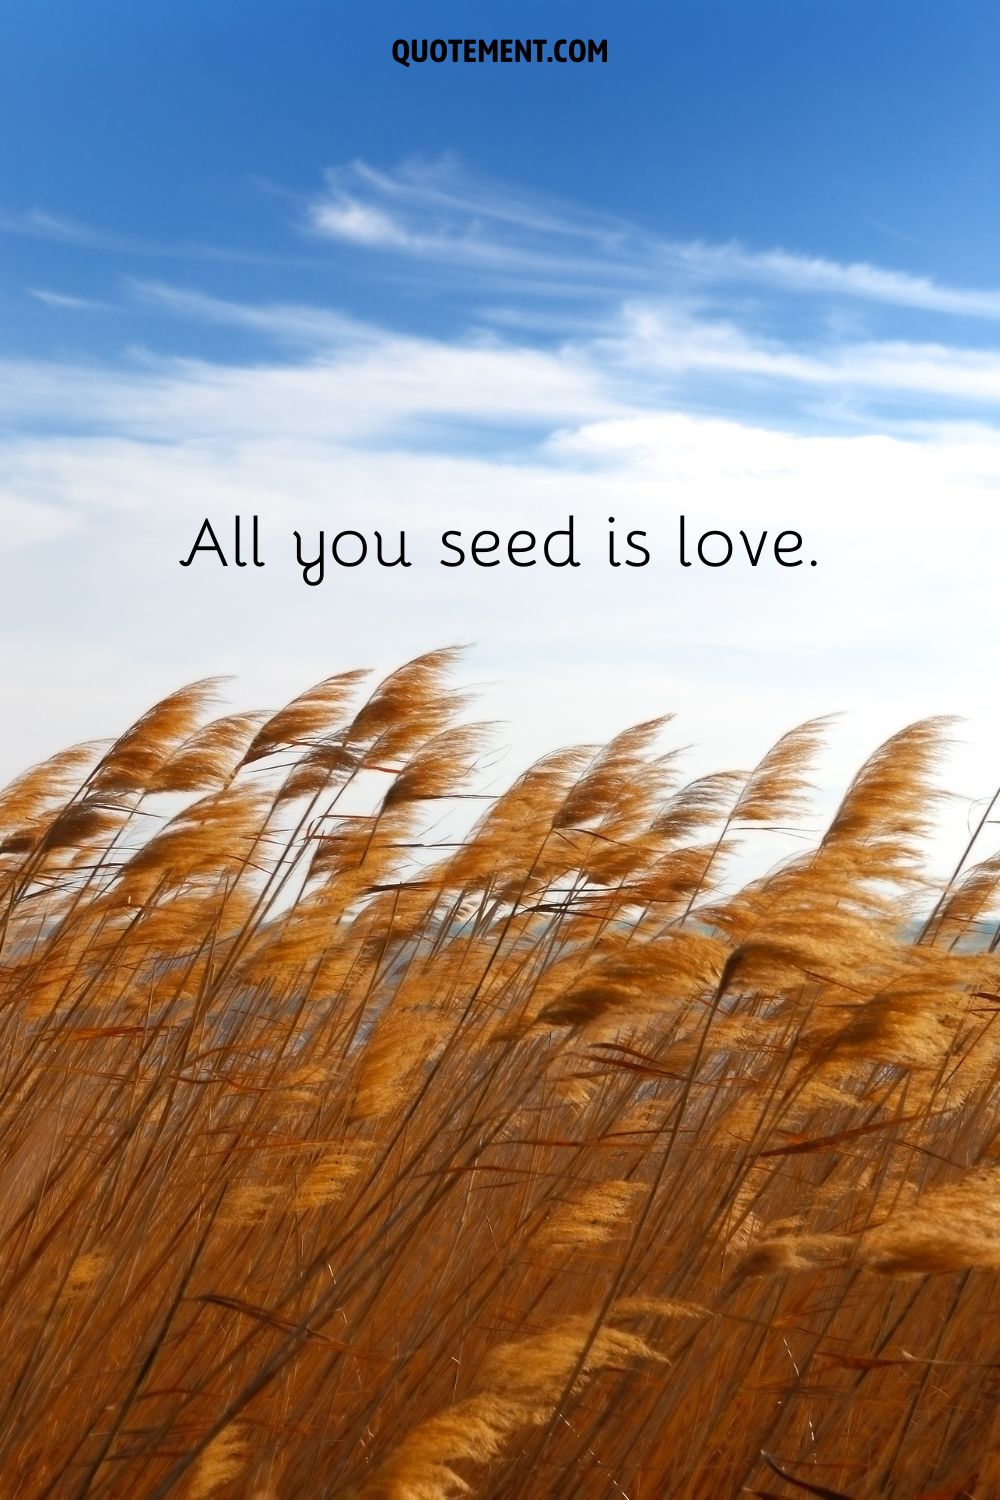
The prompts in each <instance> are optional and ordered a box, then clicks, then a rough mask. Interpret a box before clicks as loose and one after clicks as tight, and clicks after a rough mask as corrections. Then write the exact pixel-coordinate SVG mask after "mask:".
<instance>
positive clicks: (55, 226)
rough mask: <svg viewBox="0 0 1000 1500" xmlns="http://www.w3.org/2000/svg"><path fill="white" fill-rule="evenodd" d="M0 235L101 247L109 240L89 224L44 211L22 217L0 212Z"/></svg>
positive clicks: (29, 210)
mask: <svg viewBox="0 0 1000 1500" xmlns="http://www.w3.org/2000/svg"><path fill="white" fill-rule="evenodd" d="M0 234H13V235H22V236H24V237H25V238H26V239H33V240H60V241H62V242H63V243H67V244H73V245H94V246H97V245H101V244H104V243H106V239H105V236H103V235H102V234H100V233H99V232H98V231H97V230H95V229H92V228H91V227H90V226H89V225H88V224H81V223H79V222H77V221H76V220H74V219H67V218H64V217H62V216H61V215H58V214H52V213H49V212H48V211H47V210H46V209H43V208H29V209H25V210H24V211H23V212H21V213H10V212H6V211H4V210H3V209H0Z"/></svg>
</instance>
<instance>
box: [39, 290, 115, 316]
mask: <svg viewBox="0 0 1000 1500" xmlns="http://www.w3.org/2000/svg"><path fill="white" fill-rule="evenodd" d="M28 295H29V297H34V299H35V301H36V302H41V303H42V305H43V306H44V307H51V308H54V309H55V310H57V311H58V312H108V311H109V310H110V304H109V303H107V302H100V301H97V300H96V299H95V298H93V297H77V296H75V295H73V294H72V293H70V292H53V291H49V290H48V289H47V288H45V287H36V286H32V287H29V288H28Z"/></svg>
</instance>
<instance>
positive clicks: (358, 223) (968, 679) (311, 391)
mask: <svg viewBox="0 0 1000 1500" xmlns="http://www.w3.org/2000/svg"><path fill="white" fill-rule="evenodd" d="M501 13H502V21H493V20H491V19H489V17H490V12H489V10H488V9H487V8H486V7H482V6H480V7H476V8H475V9H473V8H471V7H469V6H468V5H463V6H458V5H453V6H438V7H428V6H421V7H420V8H419V11H418V10H417V8H415V7H414V6H412V5H406V6H404V5H381V6H377V7H365V8H363V9H362V8H361V7H357V8H351V9H350V10H348V8H347V7H344V6H336V5H333V4H320V3H315V0H310V3H306V0H284V3H282V4H280V5H279V4H263V3H249V0H242V3H239V4H237V3H230V0H213V3H212V4H211V5H205V4H199V5H194V4H191V3H188V0H175V3H173V4H171V5H169V6H168V5H166V4H147V5H142V6H137V5H135V4H131V3H125V0H88V4H87V5H85V6H84V5H78V4H72V3H69V0H34V3H33V4H32V5H31V6H21V7H17V8H15V10H14V13H13V14H11V15H10V16H8V17H5V39H4V46H3V49H2V51H0V139H3V140H4V142H5V143H6V146H7V149H6V151H5V152H4V154H3V159H2V162H0V328H2V335H0V339H2V341H0V430H2V433H3V436H2V438H0V538H2V539H0V657H2V658H3V660H4V661H5V664H6V665H5V671H4V678H3V682H2V684H0V692H2V694H3V698H4V700H5V706H6V708H7V711H8V712H10V713H12V714H13V715H16V717H17V720H18V722H20V723H22V724H23V725H24V726H25V728H24V738H23V743H22V744H19V745H18V746H17V747H15V748H14V749H9V748H8V749H5V751H4V753H5V754H7V755H8V756H12V755H13V756H15V757H16V759H17V760H18V761H19V762H20V761H23V760H25V759H28V758H31V757H32V756H34V755H36V754H41V753H43V752H44V751H46V750H51V749H53V748H54V747H55V746H56V745H58V744H61V743H63V742H64V741H66V740H68V739H70V738H74V737H83V736H89V735H92V734H99V733H102V732H105V731H106V730H107V729H108V728H109V727H110V726H113V725H114V724H115V723H118V722H121V720H122V719H123V718H127V717H128V716H129V715H131V714H135V713H137V712H139V711H141V709H142V708H144V707H145V706H146V704H147V703H148V702H149V701H150V699H151V698H152V697H155V696H156V695H157V693H159V692H165V691H168V690H169V689H171V688H173V687H175V686H176V685H177V683H178V682H179V681H181V680H184V679H186V678H193V677H199V676H203V675H205V673H207V672H213V671H222V672H228V673H231V674H233V675H234V676H235V677H237V678H238V679H239V681H240V689H239V697H240V700H241V701H243V700H244V699H245V698H246V697H247V696H249V698H250V699H256V700H259V701H264V702H268V701H272V702H273V701H280V700H281V699H282V698H284V697H288V696H290V695H291V694H292V693H293V692H295V691H296V690H297V689H299V688H300V687H301V686H303V684H304V683H306V682H308V681H310V680H313V679H315V678H318V677H320V676H323V675H324V674H325V673H327V672H329V671H330V670H333V669H335V668H339V667H341V666H344V665H353V664H354V663H355V662H356V661H361V662H372V663H374V664H375V665H385V666H391V665H392V664H394V663H395V662H398V660H399V659H400V658H401V657H402V656H405V655H409V654H411V652H412V650H415V649H419V648H422V647H425V646H426V647H431V646H437V645H440V644H442V643H444V642H448V641H454V640H465V641H471V642H473V643H474V647H473V651H472V655H471V658H470V661H471V667H470V670H471V673H472V675H473V677H474V678H477V679H478V680H480V681H482V682H484V683H486V684H489V686H488V687H487V688H486V689H485V691H486V694H487V700H486V707H487V708H488V709H489V710H490V711H491V712H494V713H495V714H496V715H497V716H498V717H503V718H505V719H510V720H511V721H512V722H513V723H514V724H515V725H517V724H520V726H521V730H520V731H518V730H512V731H511V733H512V740H513V741H514V742H516V743H517V744H518V745H519V746H521V748H523V749H524V750H525V751H528V750H539V749H542V748H545V747H547V746H548V745H550V744H552V743H553V742H560V741H565V740H566V739H569V738H579V737H583V738H593V737H595V736H599V735H602V734H606V733H610V732H612V731H614V730H616V729H617V728H619V727H620V726H621V725H622V723H624V722H627V721H628V720H629V719H639V718H646V717H649V715H650V714H651V713H654V712H659V711H662V710H664V709H675V710H678V711H679V712H680V713H681V714H682V715H685V716H686V731H685V733H686V738H689V739H693V740H698V741H704V742H705V743H706V746H707V750H706V754H708V755H709V756H710V758H711V759H713V760H716V761H717V760H719V759H720V758H721V759H726V758H731V759H744V758H746V757H747V756H748V755H752V754H753V753H757V752H759V751H761V750H763V749H764V748H765V747H766V744H767V743H768V741H769V739H770V738H773V737H774V736H775V735H776V734H778V733H779V732H781V731H782V730H783V729H785V728H787V727H788V726H789V724H790V723H792V722H794V721H796V720H799V719H801V718H804V717H806V716H807V715H809V714H812V713H820V712H826V711H830V710H833V709H838V708H846V709H848V710H852V711H853V713H852V719H851V722H852V723H853V724H854V725H855V726H856V728H855V729H853V730H847V731H845V739H844V741H843V743H844V745H845V749H844V752H843V753H844V760H845V763H847V761H848V760H849V759H850V757H851V756H852V755H853V754H854V752H855V750H857V751H858V753H860V750H861V749H864V748H867V747H868V746H869V745H870V744H871V743H872V741H873V739H874V738H876V737H877V736H878V734H879V733H881V732H889V731H890V730H892V729H895V728H898V727H899V724H900V723H901V722H903V720H904V719H905V718H908V717H914V716H915V715H916V714H918V713H923V712H933V711H948V710H955V711H958V712H961V713H965V714H967V715H968V716H969V718H970V719H971V720H972V721H973V723H974V725H975V728H974V729H972V730H970V738H973V739H974V740H975V742H976V743H977V744H978V745H979V746H980V751H979V754H978V759H977V758H976V756H975V755H971V752H970V756H971V758H970V759H969V761H968V767H967V769H966V771H965V772H964V773H963V774H965V775H966V777H967V780H968V783H969V785H970V787H971V788H972V789H976V788H977V787H978V786H979V783H980V782H982V784H983V786H985V784H986V782H987V781H988V779H989V777H990V776H992V774H993V767H992V765H991V763H990V758H989V755H988V754H987V751H986V748H985V747H987V746H988V744H990V743H995V741H996V738H997V732H998V731H1000V722H994V720H995V719H996V717H997V716H996V713H995V710H994V709H993V708H992V704H991V701H990V699H989V697H988V695H984V693H983V682H984V680H985V678H986V674H987V673H988V672H990V671H991V670H992V663H991V661H990V659H989V655H990V648H989V645H988V642H990V641H992V639H993V638H994V637H995V634H996V629H995V627H996V624H997V623H1000V622H997V620H996V619H995V615H996V613H997V606H996V605H995V603H994V597H995V584H994V577H995V565H994V559H995V557H996V556H997V555H998V544H1000V521H998V520H997V519H996V516H997V507H996V495H997V486H998V481H1000V442H998V439H997V431H996V411H997V406H998V404H1000V350H998V339H1000V267H998V265H997V251H996V246H997V245H998V244H1000V196H998V184H1000V173H998V152H1000V146H998V142H1000V91H998V90H997V89H996V86H995V83H996V80H995V59H996V56H997V54H998V43H1000V13H998V12H997V11H996V8H995V6H988V5H986V4H980V3H977V0H966V3H961V4H954V5H949V6H945V5H944V4H940V3H938V4H928V3H914V0H909V3H906V4H902V3H895V0H879V3H877V4H872V3H868V4H865V5H862V4H856V3H853V0H837V3H836V4H832V3H829V0H754V3H753V4H751V3H749V0H739V3H737V0H718V3H709V0H683V3H682V0H669V3H661V4H656V5H653V4H649V5H645V4H633V5H630V6H627V7H621V6H619V7H616V8H615V9H614V10H613V11H612V10H611V9H610V8H609V7H607V6H601V7H598V6H596V5H587V4H573V5H568V4H567V5H564V4H561V3H555V0H552V3H549V4H546V5H542V6H534V7H528V6H522V5H507V6H504V7H503V8H502V12H501ZM415 15H419V20H415V19H414V17H415ZM470 33H471V34H473V35H478V34H482V35H485V36H492V35H498V36H518V35H528V36H539V35H545V36H547V37H549V38H555V37H559V36H569V37H574V36H582V37H589V36H593V37H596V38H603V37H607V40H608V62H607V64H605V65H600V64H594V65H590V66H587V65H579V66H570V65H566V66H563V67H559V66H555V65H553V66H547V65H544V64H543V65H540V66H525V65H520V66H515V65H510V66H492V65H490V64H484V65H482V66H469V65H464V64H459V65H453V64H450V63H445V64H441V65H432V64H429V63H428V64H426V65H425V66H423V67H419V66H414V67H411V68H410V69H408V70H405V69H403V68H400V67H399V66H398V65H397V64H396V63H394V62H393V60H392V57H391V50H390V49H391V43H392V40H393V38H394V37H396V36H404V37H410V36H413V35H414V34H416V35H417V36H429V37H434V36H438V35H440V36H444V37H449V36H465V35H467V34H470ZM239 509H244V510H247V511H255V512H257V513H259V514H260V515H261V517H262V521H263V524H264V528H265V533H266V535H267V538H268V546H269V548H270V558H269V561H270V566H269V567H268V568H267V569H266V570H262V571H261V572H260V573H259V574H257V575H256V576H250V575H249V574H240V573H237V572H236V571H235V570H234V569H229V570H228V571H227V572H225V573H224V572H222V571H220V570H215V571H213V570H212V568H211V567H210V565H209V564H208V563H201V562H199V564H198V565H197V566H195V567H192V568H191V569H189V570H188V571H187V572H184V571H183V570H180V569H179V568H178V567H177V559H178V558H179V557H180V556H183V555H185V554H186V552H187V551H188V549H189V547H190V545H191V542H192V540H193V537H194V535H195V533H196V531H197V527H198V526H199V524H200V522H201V520H202V519H203V517H204V516H205V515H212V516H215V517H227V516H231V515H232V514H233V513H234V512H235V511H237V510H239ZM680 510H685V511H686V513H687V514H688V515H689V516H690V517H693V518H694V519H696V520H698V519H700V520H702V521H703V522H704V524H705V525H727V526H729V527H730V528H733V529H738V528H739V526H740V525H745V526H751V525H752V526H756V527H757V528H758V529H762V528H764V527H766V528H768V529H769V530H770V531H771V532H772V533H773V532H774V531H775V530H778V529H780V528H781V527H785V526H795V527H798V528H799V529H800V530H802V532H803V534H804V535H806V538H807V542H808V545H809V548H810V549H811V551H812V552H813V553H815V555H816V556H817V558H818V560H819V561H818V566H817V568H816V570H815V571H814V572H813V573H812V575H811V577H809V579H808V580H807V581H805V582H804V581H803V578H802V577H800V576H799V575H798V574H796V573H792V572H790V573H788V574H787V575H780V576H779V575H776V574H774V573H773V572H772V573H771V574H769V575H767V576H766V577H764V576H762V575H753V576H749V575H747V574H746V573H745V572H744V573H741V574H737V573H736V572H735V571H729V572H727V573H725V574H718V575H716V574H711V573H708V572H706V571H704V570H702V571H701V572H700V573H699V574H697V576H695V575H689V574H683V573H681V572H679V571H678V570H677V569H671V568H670V567H669V565H668V564H669V554H670V546H671V541H672V537H673V530H672V528H673V524H674V521H675V517H676V514H677V512H678V511H680ZM571 512H572V513H573V514H575V515H576V517H577V520H578V524H579V527H580V530H581V532H582V534H583V535H582V542H581V545H582V547H583V550H584V554H585V566H584V568H583V569H581V570H580V572H579V575H577V576H573V577H572V578H571V577H569V576H560V577H558V578H555V577H553V576H551V575H549V576H544V575H543V574H542V573H539V572H538V571H537V570H536V571H535V572H534V573H530V574H524V575H518V576H514V575H513V574H511V572H510V571H509V570H507V571H506V572H500V573H498V574H492V575H485V574H480V575H472V574H470V573H469V572H468V571H462V572H460V573H456V574H454V575H448V576H447V577H445V576H444V575H442V573H441V572H440V570H439V568H438V567H437V564H436V561H435V552H434V543H435V538H436V537H438V536H439V535H440V533H441V531H442V530H443V529H444V528H445V527H446V526H449V525H467V526H468V527H470V528H471V527H473V526H482V525H496V524H499V523H500V521H504V522H506V523H507V524H509V526H510V527H511V529H513V528H514V527H515V526H516V525H518V524H530V525H532V526H533V527H535V528H536V529H539V528H540V527H541V526H542V524H543V523H545V524H546V525H547V524H549V523H550V524H551V525H552V526H556V525H559V524H562V523H563V521H564V518H565V517H566V516H567V515H568V514H570V513H571ZM609 514H617V515H618V516H626V517H627V518H628V519H629V520H630V521H632V524H635V525H637V526H645V527H647V528H648V532H649V536H650V538H651V539H652V544H653V547H654V563H655V566H653V567H650V568H649V569H648V570H646V571H645V572H644V573H642V574H637V575H635V576H634V577H629V578H627V579H624V580H623V579H622V578H620V577H616V576H612V575H611V574H610V573H609V572H608V570H607V568H602V566H601V548H602V527H603V526H604V525H605V522H606V517H607V516H608V515H609ZM633 518H634V519H633ZM346 524H352V525H357V526H367V527H369V528H374V527H375V526H376V525H383V526H405V527H406V528H407V529H408V531H409V532H410V533H411V534H412V536H413V542H414V547H415V549H416V552H417V554H418V564H417V565H416V566H415V567H414V568H413V569H411V570H410V572H409V573H408V574H407V575H406V577H405V578H404V577H401V576H388V577H387V576H378V575H376V574H373V573H371V572H366V571H365V570H358V571H357V572H355V573H351V574H350V575H349V576H348V575H343V576H341V577H339V578H337V579H335V580H334V581H333V582H332V583H328V585H327V586H325V587H324V588H323V589H317V590H313V589H308V588H305V587H304V586H303V584H302V582H301V580H300V579H297V578H296V576H295V570H294V567H293V566H292V565H291V562H290V560H289V556H288V546H287V544H288V539H289V537H290V534H291V531H292V529H293V528H296V527H297V528H299V529H302V530H303V531H309V530H310V528H311V529H312V531H313V532H315V531H318V529H319V528H320V527H323V526H325V527H327V529H328V530H335V529H336V528H337V527H338V526H342V525H346ZM518 733H520V735H521V738H520V739H518V738H517V736H518ZM852 734H853V735H854V739H853V740H852V739H851V735H852ZM748 747H749V748H748ZM12 769H15V766H14V765H7V766H3V767H0V771H3V770H12Z"/></svg>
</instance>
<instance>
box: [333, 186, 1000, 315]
mask: <svg viewBox="0 0 1000 1500" xmlns="http://www.w3.org/2000/svg"><path fill="white" fill-rule="evenodd" d="M308 225H309V227H310V228H311V229H312V230H313V231H314V232H316V233H318V234H320V235H323V236H326V237H327V238H329V239H332V240H338V241H341V242H343V243H346V244H351V245H357V246H363V247H364V248H365V249H369V250H371V249H375V250H381V251H384V252H386V253H392V254H401V255H408V256H414V257H418V258H420V259H421V260H431V261H433V260H439V261H442V262H444V263H449V264H457V265H465V266H467V267H469V268H471V269H475V268H479V269H480V270H481V271H484V272H485V271H489V270H492V271H493V272H495V273H497V274H500V273H508V274H516V273H521V272H525V271H533V272H535V273H536V274H537V275H539V276H542V277H545V278H548V280H547V282H546V286H547V288H548V287H549V286H550V285H551V278H553V277H558V276H560V275H571V276H575V277H577V278H579V279H580V280H581V281H582V282H583V283H585V285H586V286H587V287H588V288H590V287H592V286H593V285H594V284H595V282H599V281H600V280H602V279H603V280H604V281H605V282H606V283H607V288H606V289H607V290H609V291H611V290H617V291H622V290H625V289H627V288H629V287H633V288H634V287H636V286H641V287H643V288H644V289H646V290H648V291H650V292H656V291H660V292H664V291H668V290H671V289H673V290H675V291H676V290H680V289H681V288H682V287H684V286H687V287H689V288H690V289H695V290H696V289H697V288H698V287H699V286H701V287H712V286H719V285H725V284H733V283H745V284H747V285H752V286H753V285H756V286H763V287H767V288H770V289H772V290H775V291H781V292H794V293H798V294H811V295H817V296H827V297H831V296H832V297H839V298H850V299H857V300H859V301H862V302H871V303H878V304H883V305H886V306H891V307H898V308H910V309H913V310H915V311H919V312H925V313H943V314H951V315H956V316H961V317H970V318H985V319H989V320H991V321H996V320H998V319H1000V288H994V287H987V288H966V287H954V286H948V285H945V284H942V283H940V282H938V281H935V280H934V279H933V278H931V277H928V276H920V275H914V274H912V273H911V272H908V271H903V270H895V269H889V268H885V267H881V266H875V265H871V264H869V263H867V262H864V261H859V262H851V263H843V262H838V261H834V260H830V259H827V258H824V257H822V256H816V255H810V254H803V253H796V252H793V251H790V250H787V249H783V248H780V247H776V248H769V249H764V250H755V249H750V248H748V247H746V246H744V245H741V244H739V243H737V242H735V241H734V242H729V243H723V244H712V243H708V242H704V241H684V240H678V239H674V238H670V237H669V236H664V235H656V234H653V233H650V232H649V231H648V230H645V229H642V228H640V227H638V226H636V225H631V224H629V223H627V222H625V221H623V220H620V219H614V218H611V217H609V216H604V215H597V214H586V213H581V212H580V211H578V210H575V209H573V208H572V207H570V206H566V207H565V208H561V209H560V208H558V207H557V208H555V209H553V208H552V207H551V206H549V205H547V204H546V205H543V204H540V203H539V202H537V201H536V200H534V199H532V198H531V197H529V196H527V195H523V194H518V193H516V192H514V191H512V190H509V189H505V188H501V187H494V186H490V185H487V186H485V187H484V186H483V185H481V184H477V185H473V184H470V183H469V182H468V181H467V180H466V179H465V178H464V176H463V174H462V173H461V171H460V169H459V168H458V166H457V165H456V163H455V162H454V161H452V160H450V159H445V160H444V161H441V162H436V163H429V164H427V163H423V164H421V163H408V164H404V165H403V166H402V167H400V168H399V169H397V170H396V171H395V172H384V171H378V170H376V169H374V168H372V167H370V166H369V165H368V164H367V163H364V162H353V163H351V164H349V165H348V166H346V167H341V168H337V169H335V170H332V171H330V172H328V174H327V177H326V185H325V189H324V191H323V193H322V194H320V195H319V196H318V197H316V198H315V199H314V200H313V202H312V203H311V204H310V205H309V208H308Z"/></svg>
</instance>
